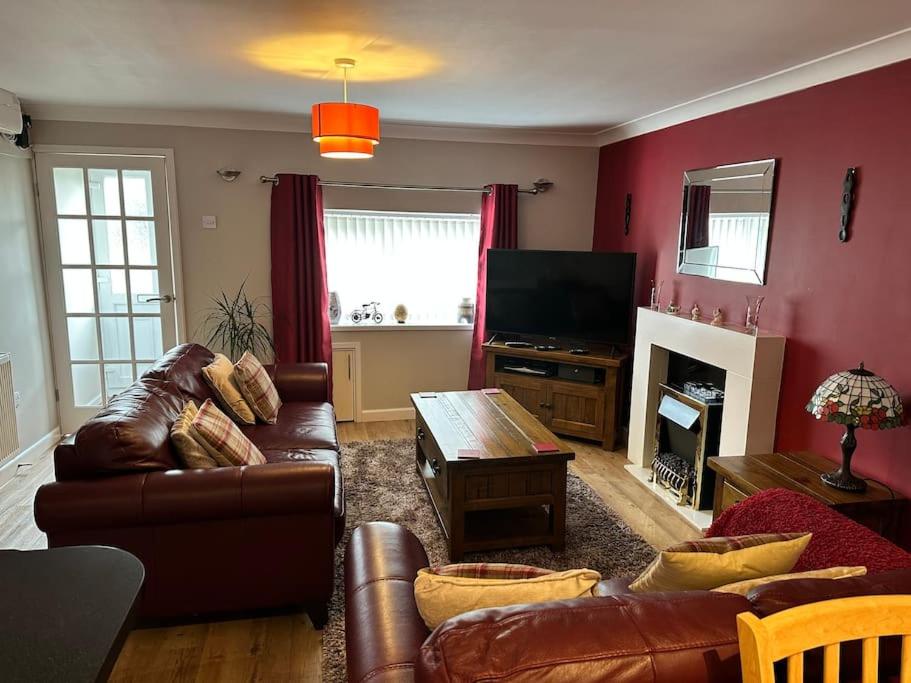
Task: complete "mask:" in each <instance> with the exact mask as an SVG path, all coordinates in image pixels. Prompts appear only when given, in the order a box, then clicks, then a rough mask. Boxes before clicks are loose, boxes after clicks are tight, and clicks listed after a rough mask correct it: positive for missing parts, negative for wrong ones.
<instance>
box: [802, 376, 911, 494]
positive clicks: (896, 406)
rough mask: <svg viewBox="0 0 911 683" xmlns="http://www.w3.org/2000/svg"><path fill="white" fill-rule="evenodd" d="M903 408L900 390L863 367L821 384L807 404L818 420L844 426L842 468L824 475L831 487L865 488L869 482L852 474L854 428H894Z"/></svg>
mask: <svg viewBox="0 0 911 683" xmlns="http://www.w3.org/2000/svg"><path fill="white" fill-rule="evenodd" d="M903 410H904V409H903V407H902V401H901V397H900V396H899V395H898V392H897V391H895V389H894V388H893V387H892V385H891V384H889V383H888V382H887V381H886V380H884V379H883V378H882V377H879V376H877V375H875V374H873V373H872V372H870V371H869V370H867V369H865V368H864V364H863V363H861V364H860V367H858V368H855V369H853V370H846V371H845V372H837V373H835V374H834V375H832V376H831V377H829V378H828V379H827V380H826V381H824V382H823V383H822V384H820V385H819V388H818V389H817V390H816V393H815V394H813V398H812V399H810V402H809V403H808V404H807V412H809V413H812V414H813V415H815V416H816V419H817V420H825V421H826V422H835V423H837V424H840V425H844V426H845V435H844V436H843V437H842V439H841V454H842V462H841V467H840V468H839V469H838V470H836V471H834V472H827V473H825V474H823V475H822V480H823V481H824V482H825V483H826V484H828V485H829V486H833V487H835V488H837V489H842V490H844V491H864V490H865V489H866V488H867V483H866V482H865V481H864V480H863V479H861V478H859V477H855V476H854V475H853V474H852V473H851V457H852V456H853V455H854V449H855V448H856V447H857V440H856V439H855V437H854V430H855V429H873V430H879V429H892V428H894V427H901V426H902V417H903Z"/></svg>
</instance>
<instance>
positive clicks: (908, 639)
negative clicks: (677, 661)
mask: <svg viewBox="0 0 911 683" xmlns="http://www.w3.org/2000/svg"><path fill="white" fill-rule="evenodd" d="M737 633H738V635H739V637H740V663H741V669H742V671H743V681H744V683H775V670H774V665H775V662H778V661H781V660H783V659H787V662H788V664H787V666H788V683H800V682H801V681H803V674H804V666H803V664H804V661H803V656H804V652H806V651H808V650H813V649H816V648H820V647H821V648H823V681H824V683H838V680H839V670H840V661H839V657H840V653H841V651H840V644H841V643H843V642H847V641H851V640H859V641H861V643H862V645H861V650H862V654H863V664H862V666H863V668H862V673H863V677H862V679H861V680H862V681H863V683H876V682H877V681H878V680H879V639H880V638H881V637H883V636H902V651H901V678H900V679H899V680H900V681H901V683H911V595H871V596H861V597H856V598H841V599H839V600H827V601H825V602H814V603H812V604H809V605H801V606H800V607H794V608H792V609H787V610H784V611H781V612H778V613H777V614H773V615H771V616H768V617H765V618H764V619H760V618H759V617H757V616H756V615H755V614H752V613H750V612H745V613H743V614H738V615H737Z"/></svg>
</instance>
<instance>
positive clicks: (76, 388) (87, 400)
mask: <svg viewBox="0 0 911 683" xmlns="http://www.w3.org/2000/svg"><path fill="white" fill-rule="evenodd" d="M70 367H71V368H72V370H73V402H74V403H75V404H76V405H77V406H100V405H101V373H100V372H99V370H100V366H98V365H72V366H70Z"/></svg>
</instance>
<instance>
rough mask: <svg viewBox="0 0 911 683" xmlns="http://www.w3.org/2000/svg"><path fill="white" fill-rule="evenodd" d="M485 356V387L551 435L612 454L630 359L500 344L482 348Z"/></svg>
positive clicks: (600, 352)
mask: <svg viewBox="0 0 911 683" xmlns="http://www.w3.org/2000/svg"><path fill="white" fill-rule="evenodd" d="M484 352H485V356H486V362H487V378H486V379H487V382H486V384H487V386H488V387H497V388H499V389H502V390H503V391H505V392H507V393H508V394H509V395H510V396H512V397H513V398H514V399H516V401H518V402H519V403H520V404H521V405H522V406H523V407H524V408H525V409H526V410H527V411H528V412H530V413H531V414H532V415H534V416H535V417H536V418H538V420H539V421H540V422H541V424H543V425H544V426H545V427H547V428H548V429H550V430H551V431H552V432H554V433H555V434H562V435H566V436H574V437H579V438H582V439H592V440H595V441H600V442H601V445H602V447H603V448H604V449H605V450H609V451H612V450H614V449H615V448H616V446H617V436H618V433H619V427H618V426H619V422H620V407H621V405H622V392H623V384H624V374H625V370H626V364H627V361H628V359H629V354H627V353H621V352H616V353H610V352H603V351H595V350H592V352H591V353H589V354H585V355H576V354H571V353H570V352H569V351H566V350H560V351H537V350H535V349H534V348H509V347H507V346H506V345H505V344H504V343H503V342H493V343H487V344H484ZM517 368H518V369H517ZM522 368H524V369H526V370H530V371H526V372H523V371H521V370H520V369H522ZM535 370H538V371H539V373H536V372H535ZM542 373H543V374H542Z"/></svg>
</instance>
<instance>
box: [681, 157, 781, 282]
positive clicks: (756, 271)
mask: <svg viewBox="0 0 911 683" xmlns="http://www.w3.org/2000/svg"><path fill="white" fill-rule="evenodd" d="M753 164H768V166H767V167H766V169H765V170H764V171H763V175H766V174H771V183H770V185H769V210H768V214H769V220H768V227H767V229H766V235H765V245H764V246H765V260H764V261H763V263H762V264H761V265H760V264H759V263H757V264H756V267H754V268H737V267H732V266H724V265H719V266H718V267H721V268H726V269H728V270H739V271H747V272H750V273H752V274H753V277H755V279H756V281H755V282H749V281H744V280H731V279H728V278H725V277H718V276H715V277H713V276H711V275H706V274H704V273H694V272H687V270H686V266H687V265H689V266H698V267H705V264H699V263H693V262H688V261H687V260H686V249H685V248H684V243H685V240H686V218H687V216H686V210H685V209H686V202H687V188H688V187H689V186H690V184H692V183H693V182H695V181H694V180H693V179H692V178H690V174H694V173H698V172H700V171H713V170H716V169H724V168H733V167H735V166H747V165H753ZM777 170H778V159H775V158H769V159H755V160H752V161H741V162H736V163H731V164H720V165H718V166H708V167H706V168H693V169H688V170H685V171H684V172H683V197H682V199H681V204H680V226H679V230H678V241H677V273H679V274H680V275H691V276H693V277H704V278H707V279H710V280H718V281H722V282H737V283H740V284H747V285H756V286H759V287H762V286H764V285H765V284H766V277H767V273H768V267H769V245H770V243H771V238H772V215H773V214H774V210H775V193H776V189H777V187H776V186H777V182H778V174H777ZM758 244H759V242H757V245H758Z"/></svg>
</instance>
